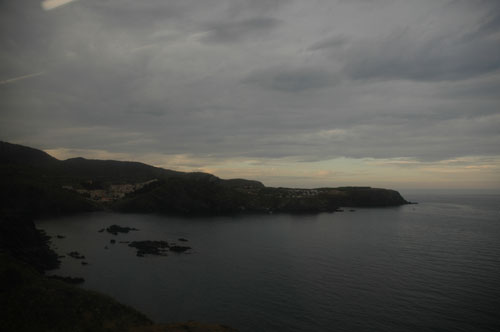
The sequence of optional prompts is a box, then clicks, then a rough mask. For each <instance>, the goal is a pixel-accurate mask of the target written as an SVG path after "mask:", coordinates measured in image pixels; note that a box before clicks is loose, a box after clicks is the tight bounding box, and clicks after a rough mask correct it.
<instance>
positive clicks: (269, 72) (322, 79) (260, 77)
mask: <svg viewBox="0 0 500 332" xmlns="http://www.w3.org/2000/svg"><path fill="white" fill-rule="evenodd" d="M337 81H338V80H337V79H336V77H335V76H334V75H332V74H331V73H328V72H326V71H324V70H319V69H315V68H286V67H276V68H266V69H262V70H258V71H256V72H253V73H251V74H250V75H248V77H246V78H245V79H244V80H243V82H244V83H247V84H254V85H257V86H259V87H261V88H262V89H270V90H276V91H284V92H291V93H294V92H301V91H307V90H316V89H321V88H325V87H328V86H333V85H335V84H336V83H337Z"/></svg>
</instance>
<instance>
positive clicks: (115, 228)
mask: <svg viewBox="0 0 500 332" xmlns="http://www.w3.org/2000/svg"><path fill="white" fill-rule="evenodd" d="M106 231H107V232H108V233H111V234H113V235H118V233H128V232H130V231H138V229H137V228H133V227H122V226H119V225H111V226H109V227H108V228H106Z"/></svg>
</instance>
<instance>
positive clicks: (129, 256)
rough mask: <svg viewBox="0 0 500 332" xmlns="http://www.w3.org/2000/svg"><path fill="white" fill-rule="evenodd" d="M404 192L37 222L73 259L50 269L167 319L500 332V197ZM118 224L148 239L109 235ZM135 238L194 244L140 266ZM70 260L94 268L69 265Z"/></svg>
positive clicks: (244, 327) (268, 327)
mask: <svg viewBox="0 0 500 332" xmlns="http://www.w3.org/2000/svg"><path fill="white" fill-rule="evenodd" d="M402 194H403V196H404V197H405V198H406V199H407V200H409V201H412V202H418V204H412V205H404V206H400V207H390V208H349V207H345V208H344V209H343V212H335V213H322V214H310V215H289V214H269V215H244V216H225V217H210V218H206V217H203V218H202V217H199V218H184V217H175V216H164V215H151V214H149V215H146V214H118V213H108V212H99V213H90V214H81V215H76V216H71V217H63V218H55V219H44V220H39V221H37V227H38V228H40V229H43V230H45V231H46V232H47V233H48V234H49V235H51V236H53V238H52V247H53V248H54V249H55V250H56V251H57V252H58V253H59V254H60V255H66V257H65V258H62V259H61V260H62V264H61V267H60V268H59V269H57V270H53V271H50V273H51V274H56V275H62V276H73V277H83V278H85V282H84V283H83V284H82V285H81V286H79V287H83V288H85V289H91V290H95V291H99V292H101V293H104V294H107V295H110V296H112V297H113V298H115V299H117V300H118V301H119V302H121V303H124V304H127V305H130V306H132V307H134V308H136V309H138V310H139V311H141V312H143V313H145V314H146V315H147V316H149V317H150V318H151V319H153V320H154V321H155V322H157V323H169V322H182V321H189V320H194V321H199V322H207V323H219V324H224V325H228V326H231V327H234V328H236V329H238V330H240V331H359V332H361V331H370V332H373V331H398V332H399V331H500V194H499V193H494V192H486V193H481V192H480V193H477V192H476V193H471V192H463V191H460V192H458V191H457V192H453V191H452V192H439V191H427V192H425V191H412V192H407V193H405V192H404V191H402ZM113 224H117V225H120V226H127V227H135V228H137V229H139V230H138V231H131V232H129V233H126V234H124V233H119V234H118V235H112V234H110V233H108V232H106V231H104V232H99V230H101V229H103V228H106V227H109V226H110V225H113ZM57 235H60V236H61V237H64V238H58V237H57ZM181 238H183V239H187V240H188V241H187V242H183V241H180V240H179V239H181ZM111 240H115V243H114V244H113V243H111ZM139 240H164V241H168V242H169V243H177V244H178V245H184V246H190V247H192V249H191V250H190V251H188V252H185V253H168V255H167V256H148V255H146V256H145V257H138V256H137V255H136V249H134V248H132V247H129V246H128V243H126V242H127V241H139ZM71 251H78V252H79V253H80V254H82V255H84V256H85V262H87V263H88V265H82V264H81V260H78V259H74V258H72V257H69V256H67V253H69V252H71Z"/></svg>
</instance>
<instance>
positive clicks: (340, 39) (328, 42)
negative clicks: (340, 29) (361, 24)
mask: <svg viewBox="0 0 500 332" xmlns="http://www.w3.org/2000/svg"><path fill="white" fill-rule="evenodd" d="M348 43H349V38H348V37H347V36H342V35H341V36H333V37H331V38H328V39H325V40H321V41H319V42H317V43H315V44H313V45H312V46H311V47H309V50H311V51H316V50H322V49H329V50H331V49H334V50H336V49H339V48H342V47H344V46H346V44H348Z"/></svg>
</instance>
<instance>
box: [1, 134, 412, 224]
mask: <svg viewBox="0 0 500 332" xmlns="http://www.w3.org/2000/svg"><path fill="white" fill-rule="evenodd" d="M0 170H1V172H2V173H1V174H2V175H1V180H2V184H1V187H0V189H1V194H0V195H1V196H0V199H1V201H2V209H3V210H10V211H17V212H19V211H23V213H26V212H27V211H29V213H30V214H32V215H33V216H35V217H36V216H46V215H60V214H68V213H72V212H75V213H76V212H84V211H92V210H98V209H104V208H106V209H113V210H117V211H122V212H154V213H172V214H183V215H189V214H203V215H208V214H234V213H268V212H285V213H316V212H331V211H335V210H336V209H337V208H338V207H340V206H367V207H379V206H396V205H402V204H406V203H407V202H406V201H405V200H404V199H403V198H402V197H401V195H400V194H399V193H398V192H396V191H393V190H387V189H376V188H369V187H343V188H318V189H291V188H271V187H265V186H264V185H263V184H262V183H260V182H258V181H251V180H244V179H232V180H222V179H219V178H218V177H216V176H213V175H211V174H207V173H197V172H194V173H184V172H176V171H171V170H166V169H162V168H158V167H153V166H149V165H146V164H142V163H138V162H123V161H113V160H87V159H83V158H73V159H68V160H65V161H60V160H57V159H55V158H53V157H51V156H49V155H48V154H46V153H44V152H42V151H39V150H36V149H32V148H28V147H24V146H21V145H15V144H10V143H5V142H0ZM152 180H154V182H151V183H149V184H148V185H145V186H144V187H141V188H140V189H139V190H135V191H133V192H130V193H128V194H127V195H125V196H124V197H123V196H120V197H119V198H116V199H111V200H106V201H104V200H101V201H99V199H88V196H89V192H92V190H94V191H101V192H105V191H106V190H109V188H110V187H111V185H117V184H121V185H124V184H137V183H142V182H146V181H152ZM68 188H70V189H68ZM79 189H86V190H88V192H87V194H88V195H87V197H85V196H83V195H82V194H81V192H82V190H79ZM78 191H80V193H78Z"/></svg>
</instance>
